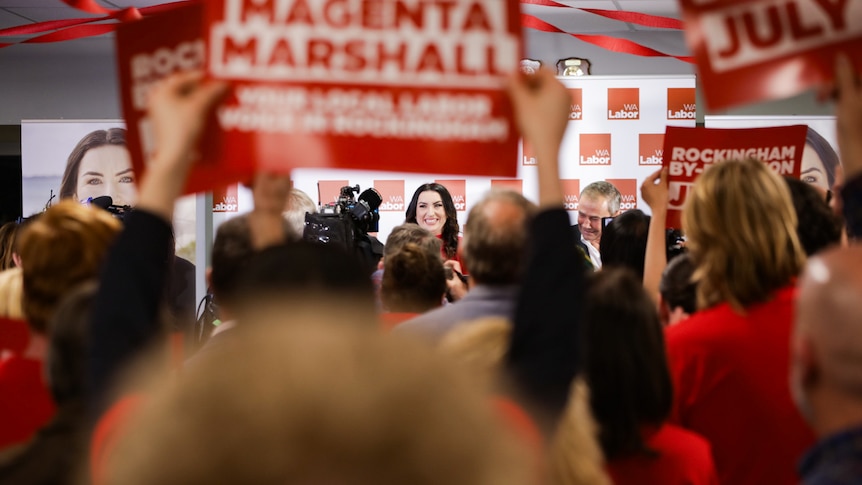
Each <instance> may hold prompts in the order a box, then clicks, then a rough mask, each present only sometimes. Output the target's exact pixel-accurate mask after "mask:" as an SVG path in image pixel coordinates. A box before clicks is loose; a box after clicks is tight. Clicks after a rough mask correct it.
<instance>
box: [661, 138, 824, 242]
mask: <svg viewBox="0 0 862 485" xmlns="http://www.w3.org/2000/svg"><path fill="white" fill-rule="evenodd" d="M807 131H808V127H807V126H804V125H794V126H780V127H772V128H746V129H710V128H682V127H675V126H669V127H668V128H667V132H666V133H665V136H664V157H663V158H664V166H666V167H668V180H669V187H668V188H669V192H670V193H669V201H668V213H667V227H668V228H680V227H682V223H681V222H682V210H683V207H684V205H685V199H686V196H687V195H688V193H689V191H690V190H691V188H692V187H693V186H694V183H695V180H696V179H697V178H698V176H700V174H701V173H703V171H704V170H707V169H708V168H709V167H710V166H712V165H713V164H715V163H720V162H724V161H727V160H744V159H749V158H753V159H756V160H760V161H762V162H764V163H766V164H767V165H768V166H769V167H770V168H771V169H772V170H774V171H775V172H776V173H778V174H779V175H781V176H787V177H793V178H799V171H800V167H801V163H802V152H803V149H804V147H805V134H806V132H807Z"/></svg>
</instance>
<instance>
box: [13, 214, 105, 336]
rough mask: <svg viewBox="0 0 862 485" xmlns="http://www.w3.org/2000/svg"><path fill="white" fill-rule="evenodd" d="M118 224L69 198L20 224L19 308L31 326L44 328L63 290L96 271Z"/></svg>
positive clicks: (41, 329) (92, 275)
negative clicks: (21, 302) (21, 282)
mask: <svg viewBox="0 0 862 485" xmlns="http://www.w3.org/2000/svg"><path fill="white" fill-rule="evenodd" d="M120 229H121V223H120V222H119V221H118V220H117V219H115V218H114V217H112V216H111V215H110V214H109V213H108V212H106V211H103V210H101V209H97V208H91V207H85V206H83V205H81V204H79V203H77V202H75V201H72V200H64V201H60V202H59V203H57V204H55V205H54V206H52V207H51V208H50V209H48V210H47V211H45V212H44V213H43V214H42V215H41V216H39V218H38V219H37V220H36V221H35V222H33V223H31V224H29V225H27V226H26V227H25V228H24V229H23V233H22V234H21V238H20V240H19V255H20V256H21V268H22V271H23V275H24V313H25V315H26V317H27V321H28V322H29V324H30V326H31V327H32V328H33V330H35V331H36V332H39V333H45V332H47V331H48V330H49V328H48V322H49V321H50V319H51V317H52V316H53V314H54V310H55V308H56V306H57V304H58V303H59V302H60V299H61V298H62V297H63V296H64V295H65V294H66V292H67V291H68V290H69V289H70V288H72V287H74V286H75V285H77V284H79V283H82V282H84V281H86V280H89V279H91V278H95V277H96V276H97V275H98V272H99V268H100V266H101V263H102V260H103V259H104V257H105V254H106V252H107V250H108V247H109V246H110V245H111V243H112V242H113V240H114V238H115V237H116V235H117V233H118V232H119V231H120Z"/></svg>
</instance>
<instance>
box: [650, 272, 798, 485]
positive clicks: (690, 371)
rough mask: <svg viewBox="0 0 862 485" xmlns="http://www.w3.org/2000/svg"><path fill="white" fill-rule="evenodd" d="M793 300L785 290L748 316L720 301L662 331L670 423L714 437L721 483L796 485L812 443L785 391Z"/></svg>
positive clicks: (792, 291) (754, 307)
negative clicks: (801, 461) (667, 365)
mask: <svg viewBox="0 0 862 485" xmlns="http://www.w3.org/2000/svg"><path fill="white" fill-rule="evenodd" d="M795 298H796V291H795V289H794V288H793V287H792V286H788V287H785V288H783V289H781V290H779V291H777V292H776V294H775V295H774V297H773V298H772V300H771V301H769V302H767V303H761V304H757V305H752V306H751V307H749V308H748V309H747V310H746V315H740V314H738V313H736V312H734V311H733V310H732V309H731V308H730V306H729V305H728V304H720V305H717V306H715V307H713V308H710V309H707V310H703V311H700V312H698V313H696V314H694V315H693V316H692V317H691V318H689V319H688V320H686V321H684V322H681V323H679V324H677V325H673V326H670V327H668V328H667V330H666V331H665V336H666V339H667V352H668V360H669V363H670V369H671V374H672V375H673V379H674V385H675V389H674V396H675V406H674V413H673V417H672V420H673V421H674V422H675V423H678V424H680V425H681V426H683V427H685V428H688V429H690V430H692V431H694V432H696V433H698V434H700V435H702V436H703V437H704V438H706V439H707V440H709V442H710V444H711V445H712V452H713V457H714V458H715V466H716V469H717V471H718V477H719V479H720V481H721V483H723V484H725V483H726V484H732V485H747V484H751V485H754V484H758V485H760V484H764V483H769V484H770V485H784V484H788V485H789V484H796V483H798V482H799V479H798V477H797V474H796V463H797V461H798V460H799V458H800V457H801V456H802V454H803V453H804V451H805V450H806V449H807V448H808V447H809V446H811V445H812V444H814V435H813V433H812V432H811V430H810V429H809V428H808V426H807V425H806V424H805V422H804V421H803V419H802V417H801V416H800V414H799V412H798V411H797V410H796V407H795V406H794V404H793V401H792V399H791V396H790V389H789V386H788V380H789V379H788V373H789V366H788V363H789V362H790V332H791V326H792V324H793V313H794V312H793V307H794V301H795Z"/></svg>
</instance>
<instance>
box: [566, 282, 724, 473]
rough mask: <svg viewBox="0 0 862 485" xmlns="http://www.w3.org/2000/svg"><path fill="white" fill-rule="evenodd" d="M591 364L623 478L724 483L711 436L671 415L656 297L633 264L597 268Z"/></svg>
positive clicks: (589, 313)
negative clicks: (675, 421)
mask: <svg viewBox="0 0 862 485" xmlns="http://www.w3.org/2000/svg"><path fill="white" fill-rule="evenodd" d="M583 322H584V329H585V332H584V341H583V356H584V370H585V375H586V379H587V382H588V384H589V388H590V405H591V408H592V411H593V415H594V416H595V418H596V420H597V421H598V424H599V429H600V432H599V441H600V442H601V445H602V450H603V451H604V453H605V457H606V458H607V460H608V463H607V468H608V472H609V474H610V475H611V477H612V478H613V481H614V483H615V484H617V485H625V484H638V485H648V484H662V485H674V484H679V485H717V484H718V477H717V476H716V472H715V465H714V464H713V461H712V454H711V451H710V446H709V443H707V441H706V440H705V439H703V438H702V437H701V436H699V435H697V434H695V433H692V432H691V431H688V430H685V429H682V428H680V427H678V426H675V425H672V424H668V423H666V422H665V421H666V420H667V418H668V416H669V415H670V412H671V407H672V406H673V389H672V386H671V379H670V372H669V370H668V367H667V359H666V356H665V349H664V339H663V335H662V325H661V322H660V321H659V318H658V313H657V312H656V310H655V304H654V303H653V302H652V300H651V299H650V297H649V296H648V294H647V293H646V291H645V290H644V288H643V285H642V284H641V282H640V280H639V279H638V278H636V277H635V275H634V273H633V272H632V271H631V270H628V269H605V270H603V271H600V272H599V273H597V274H596V275H595V277H594V278H593V280H592V283H591V286H590V288H589V290H588V292H587V297H586V299H585V305H584V320H583Z"/></svg>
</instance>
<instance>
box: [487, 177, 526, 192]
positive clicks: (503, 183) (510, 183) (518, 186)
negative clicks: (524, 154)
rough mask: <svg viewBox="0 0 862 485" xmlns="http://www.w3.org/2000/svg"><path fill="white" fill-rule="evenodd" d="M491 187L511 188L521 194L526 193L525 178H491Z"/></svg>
mask: <svg viewBox="0 0 862 485" xmlns="http://www.w3.org/2000/svg"><path fill="white" fill-rule="evenodd" d="M491 188H492V189H500V190H511V191H513V192H517V193H519V194H522V195H523V193H524V181H523V180H520V179H519V180H491Z"/></svg>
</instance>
